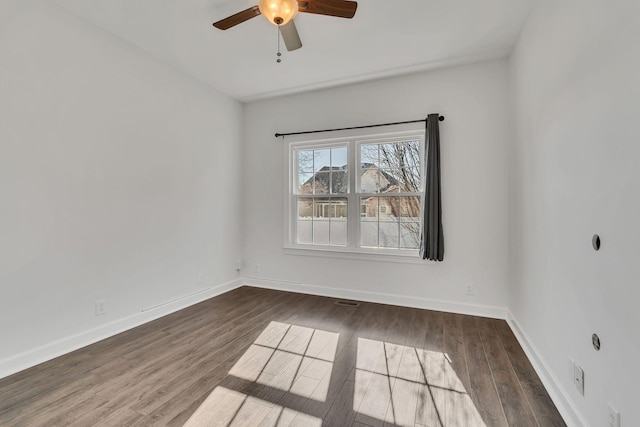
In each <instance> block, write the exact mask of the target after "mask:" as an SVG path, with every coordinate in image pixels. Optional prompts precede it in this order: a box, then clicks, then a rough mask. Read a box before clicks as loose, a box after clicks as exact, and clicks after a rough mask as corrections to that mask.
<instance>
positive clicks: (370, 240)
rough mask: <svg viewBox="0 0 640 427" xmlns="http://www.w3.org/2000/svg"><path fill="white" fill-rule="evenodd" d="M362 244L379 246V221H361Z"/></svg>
mask: <svg viewBox="0 0 640 427" xmlns="http://www.w3.org/2000/svg"><path fill="white" fill-rule="evenodd" d="M360 246H367V247H378V221H370V220H369V221H366V220H365V221H362V222H360Z"/></svg>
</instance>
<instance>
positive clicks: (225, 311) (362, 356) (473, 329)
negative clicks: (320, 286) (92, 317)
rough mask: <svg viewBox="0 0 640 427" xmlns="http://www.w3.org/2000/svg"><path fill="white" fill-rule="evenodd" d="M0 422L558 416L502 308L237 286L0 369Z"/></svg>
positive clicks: (388, 421) (280, 422) (364, 421)
mask: <svg viewBox="0 0 640 427" xmlns="http://www.w3.org/2000/svg"><path fill="white" fill-rule="evenodd" d="M0 425H1V426H30V427H31V426H66V425H74V426H99V425H103V426H151V425H158V426H183V425H186V426H189V427H193V426H218V425H219V426H230V425H234V426H253V425H255V426H258V425H260V426H289V425H291V426H294V425H296V426H310V427H313V426H325V427H327V426H382V425H388V426H426V427H431V426H446V427H449V426H465V427H468V426H488V427H489V426H491V427H492V426H518V427H520V426H541V427H549V426H564V425H565V424H564V422H563V421H562V418H561V417H560V415H559V413H558V411H557V410H556V408H555V406H554V404H553V402H552V401H551V399H550V398H549V395H548V394H547V392H546V391H545V389H544V387H543V385H542V383H541V382H540V380H539V378H538V376H537V375H536V373H535V372H534V370H533V368H532V366H531V364H530V363H529V361H528V360H527V358H526V356H525V355H524V353H523V351H522V349H521V348H520V346H519V344H518V342H517V341H516V339H515V337H514V335H513V334H512V332H511V330H510V329H509V326H508V325H507V324H506V323H505V322H504V321H502V320H495V319H486V318H480V317H473V316H463V315H457V314H449V313H442V312H435V311H428V310H417V309H410V308H401V307H393V306H387V305H380V304H369V303H361V304H360V306H359V307H345V306H340V305H337V304H335V299H332V298H324V297H317V296H309V295H302V294H294V293H287V292H278V291H271V290H264V289H256V288H246V287H243V288H240V289H237V290H234V291H231V292H228V293H226V294H224V295H221V296H218V297H216V298H213V299H210V300H208V301H205V302H203V303H201V304H198V305H195V306H193V307H190V308H188V309H185V310H182V311H180V312H177V313H174V314H172V315H169V316H166V317H163V318H161V319H159V320H156V321H154V322H151V323H148V324H145V325H143V326H140V327H138V328H135V329H132V330H130V331H127V332H125V333H122V334H120V335H117V336H115V337H112V338H109V339H106V340H103V341H100V342H98V343H96V344H94V345H91V346H88V347H85V348H83V349H81V350H78V351H76V352H73V353H71V354H68V355H65V356H62V357H60V358H58V359H55V360H52V361H49V362H47V363H44V364H41V365H39V366H36V367H33V368H31V369H28V370H26V371H23V372H20V373H17V374H15V375H13V376H10V377H7V378H4V379H1V380H0Z"/></svg>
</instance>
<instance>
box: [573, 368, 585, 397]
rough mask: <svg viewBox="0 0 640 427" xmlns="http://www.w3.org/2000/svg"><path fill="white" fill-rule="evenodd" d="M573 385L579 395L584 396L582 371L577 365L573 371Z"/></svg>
mask: <svg viewBox="0 0 640 427" xmlns="http://www.w3.org/2000/svg"><path fill="white" fill-rule="evenodd" d="M573 384H574V385H575V386H576V388H577V389H578V391H579V392H580V394H581V395H583V396H584V371H583V370H582V368H581V367H580V366H579V365H578V364H577V363H576V364H575V367H574V369H573Z"/></svg>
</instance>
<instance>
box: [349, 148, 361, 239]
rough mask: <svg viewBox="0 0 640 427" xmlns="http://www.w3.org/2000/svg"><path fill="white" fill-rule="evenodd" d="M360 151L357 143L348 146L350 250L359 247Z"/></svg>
mask: <svg viewBox="0 0 640 427" xmlns="http://www.w3.org/2000/svg"><path fill="white" fill-rule="evenodd" d="M358 160H359V159H358V150H356V144H355V141H349V142H348V145H347V165H348V166H347V167H348V169H349V189H348V194H347V195H348V197H347V200H348V202H347V203H348V209H347V246H348V247H349V248H353V249H355V248H357V247H358V228H359V227H360V224H359V216H360V213H359V212H360V203H359V202H358V193H357V188H356V185H357V176H358V173H359V168H358Z"/></svg>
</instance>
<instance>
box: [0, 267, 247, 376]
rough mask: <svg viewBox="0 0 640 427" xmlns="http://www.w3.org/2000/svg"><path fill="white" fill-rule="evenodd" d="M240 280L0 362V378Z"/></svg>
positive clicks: (202, 298) (238, 283) (237, 284)
mask: <svg viewBox="0 0 640 427" xmlns="http://www.w3.org/2000/svg"><path fill="white" fill-rule="evenodd" d="M242 284H243V281H242V279H236V280H232V281H230V282H226V283H223V284H221V285H218V286H214V287H211V288H208V289H206V290H203V291H201V292H197V293H193V294H189V295H186V296H184V297H180V298H178V299H176V300H173V301H170V302H167V303H165V304H161V305H157V306H154V307H150V308H146V309H144V310H142V311H140V312H138V313H134V314H132V315H130V316H127V317H124V318H121V319H118V320H115V321H113V322H110V323H107V324H105V325H101V326H99V327H97V328H93V329H90V330H87V331H84V332H81V333H79V334H75V335H71V336H68V337H65V338H62V339H59V340H56V341H53V342H50V343H47V344H44V345H42V346H40V347H37V348H34V349H32V350H28V351H25V352H23V353H20V354H17V355H15V356H11V357H9V358H6V359H4V360H0V378H4V377H7V376H9V375H11V374H15V373H16V372H20V371H22V370H24V369H27V368H30V367H32V366H35V365H38V364H40V363H43V362H46V361H48V360H51V359H54V358H56V357H58V356H62V355H63V354H67V353H70V352H72V351H75V350H78V349H80V348H82V347H86V346H88V345H90V344H93V343H95V342H98V341H100V340H103V339H105V338H109V337H112V336H114V335H117V334H119V333H121V332H124V331H127V330H129V329H132V328H135V327H136V326H140V325H142V324H144V323H147V322H151V321H152V320H155V319H158V318H160V317H163V316H166V315H168V314H171V313H173V312H176V311H178V310H182V309H184V308H187V307H189V306H191V305H194V304H197V303H199V302H202V301H205V300H207V299H209V298H212V297H215V296H217V295H220V294H223V293H225V292H228V291H230V290H233V289H235V288H238V287H240V286H242Z"/></svg>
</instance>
